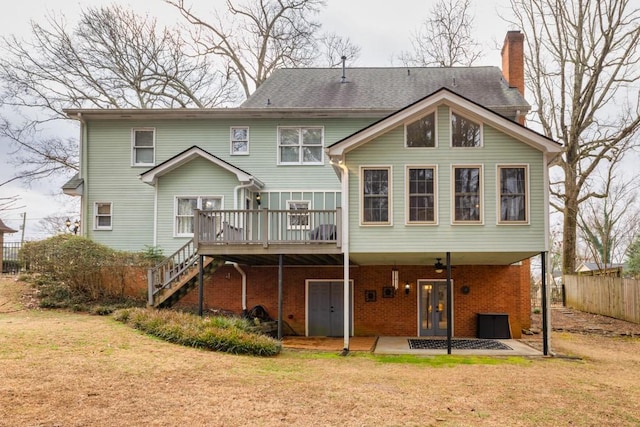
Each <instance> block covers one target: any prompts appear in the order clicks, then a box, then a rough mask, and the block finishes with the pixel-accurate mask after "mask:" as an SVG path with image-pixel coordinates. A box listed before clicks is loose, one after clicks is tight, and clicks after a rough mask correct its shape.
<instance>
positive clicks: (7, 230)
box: [0, 219, 18, 233]
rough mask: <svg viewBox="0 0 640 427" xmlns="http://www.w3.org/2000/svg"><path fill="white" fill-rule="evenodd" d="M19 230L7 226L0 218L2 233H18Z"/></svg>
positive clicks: (0, 230) (0, 231)
mask: <svg viewBox="0 0 640 427" xmlns="http://www.w3.org/2000/svg"><path fill="white" fill-rule="evenodd" d="M16 232H18V230H14V229H13V228H11V227H9V226H7V225H6V224H5V223H4V222H2V220H1V219H0V233H16Z"/></svg>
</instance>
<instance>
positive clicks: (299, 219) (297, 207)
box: [287, 200, 311, 230]
mask: <svg viewBox="0 0 640 427" xmlns="http://www.w3.org/2000/svg"><path fill="white" fill-rule="evenodd" d="M310 205H311V202H309V201H308V200H287V210H289V211H291V213H289V214H287V229H288V230H308V229H309V206H310Z"/></svg>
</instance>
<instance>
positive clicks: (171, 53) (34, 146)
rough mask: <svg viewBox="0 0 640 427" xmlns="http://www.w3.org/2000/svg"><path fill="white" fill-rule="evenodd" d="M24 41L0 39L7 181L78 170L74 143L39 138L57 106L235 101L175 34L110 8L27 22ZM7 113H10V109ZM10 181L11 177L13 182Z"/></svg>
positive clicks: (224, 80) (220, 77) (225, 83)
mask: <svg viewBox="0 0 640 427" xmlns="http://www.w3.org/2000/svg"><path fill="white" fill-rule="evenodd" d="M31 36H32V37H31V38H30V39H28V40H21V39H18V38H17V37H16V36H9V37H3V38H2V40H1V42H0V51H1V52H2V54H1V55H0V83H1V84H2V91H1V92H0V104H1V105H3V106H4V107H5V109H4V111H3V116H2V118H1V119H0V136H3V137H5V139H7V140H9V141H11V142H12V143H13V146H14V147H16V150H17V152H18V153H19V154H18V155H16V156H12V161H13V162H14V164H17V165H18V166H19V167H21V168H22V170H21V172H20V173H19V174H18V175H17V176H15V177H14V178H13V179H25V180H27V181H29V180H32V179H39V178H45V177H49V176H51V175H52V174H57V173H59V172H67V173H68V172H73V171H74V170H76V169H77V142H75V141H74V140H72V139H62V138H57V137H56V138H46V137H43V133H42V131H43V128H44V127H45V126H47V125H49V124H50V122H52V121H55V120H60V119H66V116H65V115H64V113H63V111H62V110H63V108H72V107H75V108H151V107H187V106H195V107H213V106H219V105H224V104H228V103H230V102H235V101H237V99H236V98H235V95H234V94H236V93H237V91H236V89H235V88H234V87H233V85H232V84H231V83H230V81H229V78H228V77H229V76H228V75H226V74H224V73H222V72H220V71H217V70H216V69H215V68H214V64H212V63H210V62H208V61H207V58H204V57H200V56H197V55H193V54H191V53H192V49H190V48H189V46H188V45H187V44H186V42H185V41H184V40H183V39H182V38H181V36H180V33H179V32H178V31H176V30H172V29H168V28H158V26H157V24H156V20H155V19H151V18H149V17H141V16H139V15H136V14H135V13H134V12H132V11H129V10H126V9H123V8H121V7H120V6H117V5H113V6H109V7H103V8H87V9H85V10H82V12H81V17H80V21H79V22H78V24H77V26H76V27H75V28H74V29H73V30H70V29H68V27H67V23H66V20H65V19H64V17H63V16H56V15H55V14H49V15H48V16H47V19H46V22H45V24H43V25H41V24H38V23H36V22H33V21H32V22H31ZM9 109H11V111H9ZM13 179H12V180H13Z"/></svg>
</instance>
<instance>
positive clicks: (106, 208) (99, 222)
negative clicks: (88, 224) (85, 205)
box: [93, 202, 112, 230]
mask: <svg viewBox="0 0 640 427" xmlns="http://www.w3.org/2000/svg"><path fill="white" fill-rule="evenodd" d="M93 215H94V219H93V229H94V230H111V229H112V226H111V217H112V205H111V203H110V202H96V203H95V204H94V205H93Z"/></svg>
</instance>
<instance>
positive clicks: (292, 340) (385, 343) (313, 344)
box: [283, 337, 542, 357]
mask: <svg viewBox="0 0 640 427" xmlns="http://www.w3.org/2000/svg"><path fill="white" fill-rule="evenodd" d="M410 340H420V341H422V340H425V338H424V337H351V338H350V340H349V343H350V351H369V352H372V353H373V354H385V355H399V354H413V355H419V356H434V355H445V354H447V348H446V339H442V338H430V339H429V341H436V340H437V341H443V343H442V344H443V345H444V347H443V348H436V349H428V348H424V349H422V348H411V346H410V344H409V342H410ZM456 341H459V340H457V339H454V340H453V343H454V344H453V346H452V351H451V354H453V355H465V356H525V357H531V356H542V352H541V351H540V350H537V349H535V348H533V347H531V346H529V345H527V344H525V343H524V342H522V341H520V340H514V339H500V340H490V341H492V343H487V344H490V345H488V346H481V347H501V349H497V348H486V349H478V348H456V344H455V342H456ZM464 341H465V343H464V345H462V347H465V346H466V347H477V346H474V345H472V344H473V343H471V345H470V343H469V341H477V342H480V343H481V344H482V343H483V341H484V342H486V341H488V340H478V339H465V340H464ZM496 343H498V344H501V345H496ZM283 346H284V347H285V348H290V349H298V350H319V351H335V352H340V351H342V348H343V338H331V337H284V339H283ZM436 347H442V345H441V346H436Z"/></svg>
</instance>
